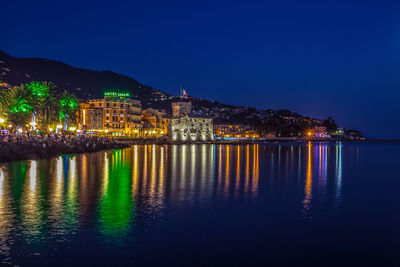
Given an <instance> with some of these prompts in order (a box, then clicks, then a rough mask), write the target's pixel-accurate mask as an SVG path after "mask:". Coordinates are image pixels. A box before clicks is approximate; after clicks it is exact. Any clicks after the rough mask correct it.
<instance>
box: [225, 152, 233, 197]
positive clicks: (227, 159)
mask: <svg viewBox="0 0 400 267" xmlns="http://www.w3.org/2000/svg"><path fill="white" fill-rule="evenodd" d="M229 149H230V146H229V145H227V146H226V157H225V160H226V164H225V190H224V195H225V197H228V195H229V179H230V177H229V172H230V169H229V168H230V164H231V163H230V161H229Z"/></svg>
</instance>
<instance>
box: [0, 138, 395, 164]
mask: <svg viewBox="0 0 400 267" xmlns="http://www.w3.org/2000/svg"><path fill="white" fill-rule="evenodd" d="M308 142H311V143H318V142H329V143H336V142H346V143H352V142H353V143H400V139H366V140H348V139H335V140H332V139H325V140H306V139H290V140H289V139H281V140H276V139H269V140H232V141H228V140H216V141H212V142H168V141H166V140H156V139H134V140H132V139H117V140H114V142H106V143H105V142H93V141H91V142H87V143H85V145H83V144H82V143H79V144H76V145H71V144H64V143H53V144H52V143H50V142H42V143H40V144H34V143H29V142H28V143H0V163H5V162H12V161H19V160H32V159H43V158H51V157H55V156H59V155H64V154H82V153H93V152H99V151H103V150H104V151H105V150H111V149H121V148H127V147H130V146H132V145H192V144H194V145H196V144H197V145H199V144H214V145H248V144H265V145H273V144H280V143H308Z"/></svg>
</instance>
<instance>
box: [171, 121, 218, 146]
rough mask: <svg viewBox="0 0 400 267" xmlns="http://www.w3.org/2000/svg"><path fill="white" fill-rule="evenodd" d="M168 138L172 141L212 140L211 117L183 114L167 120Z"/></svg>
mask: <svg viewBox="0 0 400 267" xmlns="http://www.w3.org/2000/svg"><path fill="white" fill-rule="evenodd" d="M168 139H169V140H170V141H173V142H181V141H183V142H204V141H212V140H214V133H213V122H212V119H211V118H197V117H193V116H184V117H180V118H172V119H170V120H169V121H168Z"/></svg>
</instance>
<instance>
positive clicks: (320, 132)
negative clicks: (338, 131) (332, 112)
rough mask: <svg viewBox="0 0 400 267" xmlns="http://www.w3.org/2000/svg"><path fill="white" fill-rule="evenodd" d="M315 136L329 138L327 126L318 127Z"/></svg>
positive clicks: (315, 128)
mask: <svg viewBox="0 0 400 267" xmlns="http://www.w3.org/2000/svg"><path fill="white" fill-rule="evenodd" d="M314 136H315V137H317V138H329V137H330V135H328V132H327V130H326V127H325V126H316V127H314Z"/></svg>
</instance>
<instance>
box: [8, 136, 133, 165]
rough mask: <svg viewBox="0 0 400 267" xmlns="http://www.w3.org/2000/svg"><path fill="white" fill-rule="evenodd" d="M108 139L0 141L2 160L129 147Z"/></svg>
mask: <svg viewBox="0 0 400 267" xmlns="http://www.w3.org/2000/svg"><path fill="white" fill-rule="evenodd" d="M128 146H129V145H128V144H123V143H117V142H114V141H112V140H107V139H74V140H68V141H62V142H54V141H52V140H40V141H31V142H0V162H6V161H14V160H26V159H37V158H47V157H53V156H57V155H62V154H76V153H88V152H96V151H100V150H107V149H119V148H124V147H128Z"/></svg>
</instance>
